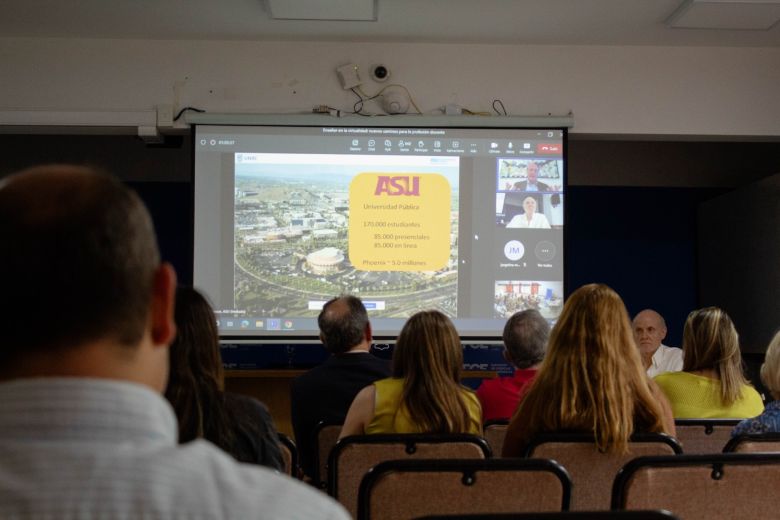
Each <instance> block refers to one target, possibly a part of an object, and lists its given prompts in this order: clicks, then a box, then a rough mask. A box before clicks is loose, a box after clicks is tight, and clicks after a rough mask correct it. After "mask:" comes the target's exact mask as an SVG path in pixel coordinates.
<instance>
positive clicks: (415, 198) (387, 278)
mask: <svg viewBox="0 0 780 520" xmlns="http://www.w3.org/2000/svg"><path fill="white" fill-rule="evenodd" d="M367 170H368V171H367ZM453 207H454V208H457V207H458V159H457V158H456V157H452V158H432V157H424V156H414V157H392V156H350V155H304V154H236V164H235V242H234V244H235V253H234V255H235V302H236V307H237V308H240V309H243V310H246V311H247V312H248V313H249V314H256V315H266V314H271V315H273V314H285V315H294V316H303V317H305V316H316V315H317V313H318V312H319V310H320V309H321V307H322V304H323V303H324V302H325V301H327V300H328V299H330V298H332V297H333V295H336V294H341V293H347V292H351V293H353V294H358V295H360V297H361V298H363V299H364V300H367V301H368V302H369V303H370V304H371V306H372V311H373V314H374V315H375V316H377V317H379V316H387V317H396V318H405V317H408V316H410V315H411V314H414V313H415V312H417V311H419V310H422V309H424V308H434V307H435V308H437V309H439V310H441V311H443V312H445V313H446V314H448V315H450V316H452V317H454V316H455V314H456V308H457V300H456V298H455V297H454V296H453V295H455V294H456V293H457V291H456V288H455V287H456V285H457V281H458V271H457V260H458V251H457V236H458V218H457V211H455V212H453V211H452V208H453ZM373 300H377V301H373Z"/></svg>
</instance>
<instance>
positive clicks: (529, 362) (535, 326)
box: [477, 310, 550, 421]
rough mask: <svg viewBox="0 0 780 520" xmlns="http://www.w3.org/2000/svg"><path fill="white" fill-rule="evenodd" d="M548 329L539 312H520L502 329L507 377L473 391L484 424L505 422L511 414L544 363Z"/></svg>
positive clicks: (485, 383)
mask: <svg viewBox="0 0 780 520" xmlns="http://www.w3.org/2000/svg"><path fill="white" fill-rule="evenodd" d="M549 335H550V325H549V324H548V323H547V320H545V319H544V318H543V317H542V315H541V314H539V311H535V310H527V311H520V312H518V313H515V314H514V315H512V317H511V318H509V320H507V322H506V325H505V326H504V334H503V340H504V359H506V360H507V361H508V362H509V363H510V364H512V366H513V367H515V373H514V374H513V375H512V376H511V377H498V378H496V379H490V380H485V381H483V382H482V384H481V385H480V386H479V388H478V389H477V397H478V398H479V402H480V404H482V418H483V420H484V421H490V420H495V419H509V418H510V417H512V415H513V414H514V413H515V410H516V409H517V404H518V403H519V402H520V398H521V397H522V396H523V395H524V394H525V392H526V390H527V389H528V387H529V385H530V383H531V382H532V381H533V379H534V377H536V371H537V370H538V368H539V365H540V364H541V363H542V359H544V352H545V350H546V348H547V337H548V336H549Z"/></svg>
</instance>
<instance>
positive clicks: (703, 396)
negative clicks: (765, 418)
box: [655, 307, 764, 419]
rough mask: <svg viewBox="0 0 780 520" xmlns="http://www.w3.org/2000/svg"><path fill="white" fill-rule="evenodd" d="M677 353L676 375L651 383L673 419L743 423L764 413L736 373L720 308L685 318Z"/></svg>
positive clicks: (728, 325)
mask: <svg viewBox="0 0 780 520" xmlns="http://www.w3.org/2000/svg"><path fill="white" fill-rule="evenodd" d="M682 349H683V369H682V372H667V373H666V374H660V375H658V376H656V378H655V381H656V383H658V386H660V387H661V390H663V392H664V393H665V394H666V396H667V397H668V398H669V402H670V403H671V404H672V412H673V413H674V416H675V417H676V418H681V419H697V418H707V419H709V418H714V419H718V418H720V419H729V418H737V419H744V418H746V417H754V416H756V415H758V414H760V413H761V412H763V411H764V403H763V402H762V400H761V396H760V395H759V394H758V392H757V391H756V390H755V388H753V387H752V386H750V385H749V384H748V381H747V379H745V375H744V373H743V372H742V354H741V353H740V350H739V336H738V335H737V329H735V328H734V323H733V322H732V321H731V318H729V315H728V314H726V313H725V312H724V311H723V310H722V309H719V308H717V307H706V308H704V309H699V310H695V311H693V312H692V313H690V314H689V315H688V319H687V320H685V328H684V329H683V342H682Z"/></svg>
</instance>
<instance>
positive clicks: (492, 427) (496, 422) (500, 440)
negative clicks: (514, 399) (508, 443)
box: [482, 419, 509, 457]
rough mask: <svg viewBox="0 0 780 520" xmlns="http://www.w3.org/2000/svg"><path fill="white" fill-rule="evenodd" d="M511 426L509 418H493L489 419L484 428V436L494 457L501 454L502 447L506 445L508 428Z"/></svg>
mask: <svg viewBox="0 0 780 520" xmlns="http://www.w3.org/2000/svg"><path fill="white" fill-rule="evenodd" d="M508 427H509V419H493V420H491V421H487V422H486V423H485V426H484V427H483V428H482V432H483V433H482V436H483V437H485V440H486V441H487V443H488V445H489V446H490V449H491V451H492V452H493V456H494V457H500V456H501V448H502V447H503V446H504V437H506V429H507V428H508Z"/></svg>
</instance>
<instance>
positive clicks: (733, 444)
mask: <svg viewBox="0 0 780 520" xmlns="http://www.w3.org/2000/svg"><path fill="white" fill-rule="evenodd" d="M723 453H780V433H751V434H747V435H740V436H739V437H733V438H732V439H730V440H729V442H727V443H726V446H724V447H723Z"/></svg>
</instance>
